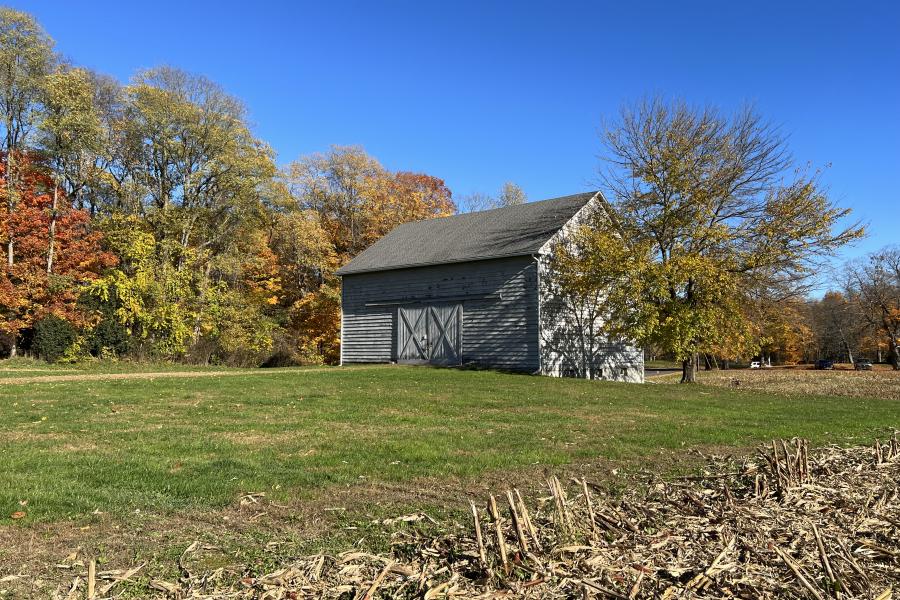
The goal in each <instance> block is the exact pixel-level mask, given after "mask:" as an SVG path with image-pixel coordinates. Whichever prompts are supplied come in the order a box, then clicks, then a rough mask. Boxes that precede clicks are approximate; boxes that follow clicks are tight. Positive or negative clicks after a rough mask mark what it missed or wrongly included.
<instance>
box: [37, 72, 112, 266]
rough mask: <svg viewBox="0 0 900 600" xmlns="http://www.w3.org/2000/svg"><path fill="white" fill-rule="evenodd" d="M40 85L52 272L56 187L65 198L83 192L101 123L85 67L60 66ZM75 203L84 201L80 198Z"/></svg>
mask: <svg viewBox="0 0 900 600" xmlns="http://www.w3.org/2000/svg"><path fill="white" fill-rule="evenodd" d="M43 87H44V90H43V104H44V113H45V114H44V118H43V119H42V121H41V123H40V134H41V135H40V138H41V139H40V143H41V146H42V150H43V152H44V155H45V160H46V161H47V162H48V163H49V165H50V167H51V173H52V177H53V182H54V185H53V186H52V187H53V191H52V203H51V207H50V225H49V230H48V234H47V235H48V249H47V272H48V273H52V272H53V266H54V259H55V258H56V227H57V220H58V217H59V211H60V206H59V203H60V197H59V191H60V190H62V191H63V192H64V193H65V195H66V197H68V198H74V197H80V196H81V195H82V193H83V191H84V188H85V187H86V186H87V184H88V182H89V180H90V177H91V175H92V172H91V169H92V167H93V165H94V164H95V162H96V158H95V157H96V156H97V154H98V153H99V152H100V144H101V124H100V119H99V116H98V114H97V112H96V110H95V109H94V89H93V85H92V82H91V79H90V76H89V74H88V73H87V72H86V71H83V70H81V69H68V68H65V67H62V68H59V69H58V70H57V71H56V72H54V73H52V74H50V75H48V76H47V77H46V78H45V80H44V86H43ZM78 205H83V203H82V202H80V201H79V202H78Z"/></svg>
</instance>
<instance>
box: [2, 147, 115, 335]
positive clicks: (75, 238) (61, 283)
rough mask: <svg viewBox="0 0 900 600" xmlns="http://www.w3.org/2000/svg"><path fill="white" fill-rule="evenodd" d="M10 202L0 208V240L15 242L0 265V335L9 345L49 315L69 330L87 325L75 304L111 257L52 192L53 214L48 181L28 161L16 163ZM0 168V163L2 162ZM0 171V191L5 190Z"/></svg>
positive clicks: (80, 214) (84, 216)
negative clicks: (66, 324) (69, 326)
mask: <svg viewBox="0 0 900 600" xmlns="http://www.w3.org/2000/svg"><path fill="white" fill-rule="evenodd" d="M16 162H17V164H18V173H17V178H16V182H15V184H16V185H15V194H16V202H15V204H14V208H13V210H12V211H10V210H9V208H8V206H9V205H8V204H7V203H3V206H2V207H0V239H2V240H4V241H5V240H8V239H10V237H12V238H13V239H15V240H16V244H15V246H14V249H15V252H14V254H13V260H12V264H9V262H7V261H4V262H3V264H2V266H0V315H2V318H0V331H2V332H3V333H6V334H7V335H8V336H10V337H12V338H13V339H14V340H15V339H18V337H20V335H21V333H22V332H23V330H26V329H28V328H30V327H32V326H33V325H34V323H35V322H36V321H37V320H40V319H41V318H43V317H45V316H47V315H50V314H53V315H56V316H57V317H60V318H62V319H65V320H66V321H69V322H70V323H72V324H73V325H75V326H83V325H86V324H88V323H89V322H90V320H91V315H90V314H88V313H86V312H85V311H83V310H82V309H81V308H80V307H79V305H78V299H79V295H80V293H81V291H82V289H83V286H84V285H85V284H86V283H87V282H89V281H92V280H94V279H96V278H97V277H98V276H99V275H100V273H101V272H102V270H103V269H105V268H107V267H111V266H114V265H115V264H116V262H117V259H116V257H115V255H113V254H111V253H109V252H105V251H103V250H101V244H100V243H101V238H102V234H100V233H99V232H97V231H95V230H93V229H92V227H91V220H90V215H89V214H88V213H87V211H84V210H76V209H75V208H73V207H72V206H71V204H69V203H68V202H67V201H66V198H65V196H64V195H63V193H62V191H61V190H58V189H57V190H56V191H57V199H58V200H59V199H61V201H59V202H58V206H57V209H56V212H55V213H54V211H53V200H52V190H53V186H54V184H53V180H52V179H51V178H50V176H48V175H47V173H46V172H45V171H44V170H43V169H42V168H41V165H40V164H37V163H36V162H35V161H34V160H33V158H32V157H28V156H21V157H19V159H18V160H17V161H16ZM4 164H5V161H4ZM6 183H7V182H6V178H5V173H4V171H3V167H2V166H0V189H2V190H6V189H7V187H6ZM54 217H55V221H56V232H55V236H54V237H55V242H54V244H55V255H56V257H55V260H54V262H53V266H52V271H51V270H50V269H48V263H47V253H48V251H49V247H50V223H51V220H52V219H53V218H54Z"/></svg>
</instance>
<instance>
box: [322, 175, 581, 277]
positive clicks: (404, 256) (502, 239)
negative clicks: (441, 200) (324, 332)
mask: <svg viewBox="0 0 900 600" xmlns="http://www.w3.org/2000/svg"><path fill="white" fill-rule="evenodd" d="M596 193H597V192H588V193H584V194H574V195H572V196H563V197H562V198H553V199H551V200H542V201H540V202H528V203H526V204H520V205H518V206H507V207H504V208H495V209H493V210H485V211H481V212H474V213H467V214H463V215H455V216H452V217H441V218H438V219H428V220H425V221H415V222H413V223H404V224H403V225H399V226H398V227H396V228H395V229H394V230H393V231H391V232H390V233H389V234H387V235H386V236H384V237H383V238H381V239H380V240H378V241H377V242H375V243H374V244H372V245H371V246H369V247H368V248H367V249H366V250H364V251H363V252H361V253H360V254H358V255H357V256H356V258H354V259H353V260H351V261H350V262H349V263H347V264H346V265H344V266H343V267H341V268H340V269H338V271H337V273H338V275H350V274H353V273H365V272H368V271H387V270H390V269H402V268H406V267H421V266H425V265H434V264H441V263H451V262H467V261H470V260H481V259H486V258H501V257H504V256H521V255H525V254H534V253H536V252H537V251H538V250H540V248H541V246H543V245H544V244H545V243H546V242H547V241H548V240H549V239H550V238H551V237H553V234H554V233H556V232H557V231H559V230H560V228H562V226H563V225H565V224H566V223H567V222H569V220H570V219H571V218H572V217H573V216H575V213H577V212H578V211H579V210H580V209H581V208H582V207H583V206H584V205H585V204H587V203H588V201H590V199H591V198H593V197H594V195H596Z"/></svg>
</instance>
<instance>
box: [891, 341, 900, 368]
mask: <svg viewBox="0 0 900 600" xmlns="http://www.w3.org/2000/svg"><path fill="white" fill-rule="evenodd" d="M891 363H892V364H893V365H894V370H895V371H900V345H898V344H897V342H896V340H894V339H891Z"/></svg>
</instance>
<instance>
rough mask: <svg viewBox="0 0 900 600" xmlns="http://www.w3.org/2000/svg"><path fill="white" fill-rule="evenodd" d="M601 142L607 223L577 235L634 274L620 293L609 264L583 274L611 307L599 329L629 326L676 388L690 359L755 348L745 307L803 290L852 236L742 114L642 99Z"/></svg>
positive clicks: (771, 131)
mask: <svg viewBox="0 0 900 600" xmlns="http://www.w3.org/2000/svg"><path fill="white" fill-rule="evenodd" d="M603 142H604V146H605V150H606V154H605V160H604V166H603V168H602V169H601V176H602V180H603V182H604V184H605V186H606V187H607V189H608V195H609V197H610V200H609V211H608V213H609V215H611V218H610V219H609V223H608V225H605V226H597V227H592V228H589V229H590V230H589V231H587V232H583V233H582V235H586V236H588V237H591V236H594V237H596V238H597V240H598V241H597V242H596V243H597V244H599V245H600V246H601V247H602V246H603V245H608V244H613V243H618V244H621V245H622V246H623V247H624V248H625V249H626V250H627V255H628V256H629V257H630V259H629V260H628V261H627V266H628V269H629V270H630V272H632V273H635V274H639V276H634V275H633V276H630V277H624V278H622V281H623V282H625V283H623V284H622V285H623V286H625V285H627V282H633V281H635V280H639V281H640V282H641V285H640V286H634V287H626V288H625V289H624V290H623V291H622V293H619V289H618V288H619V287H620V286H619V284H616V283H614V278H612V277H609V274H610V273H611V271H612V272H613V274H614V275H617V274H616V273H615V271H617V270H619V269H621V268H622V267H621V265H618V264H615V263H616V261H603V260H601V259H598V260H595V261H593V262H591V263H590V264H589V265H588V268H585V269H584V270H585V272H587V273H590V277H591V278H592V279H594V280H595V281H596V284H597V285H598V286H601V285H611V286H612V288H613V289H614V290H616V297H618V298H620V301H619V302H616V303H615V305H614V306H613V307H611V309H610V311H609V320H608V323H609V325H608V328H610V329H616V328H618V329H621V330H622V331H626V332H627V329H626V328H623V327H621V324H622V323H625V322H632V323H639V324H640V327H638V328H636V329H634V333H633V334H631V335H632V336H634V337H636V338H637V339H638V341H640V342H642V343H645V344H646V343H652V344H655V345H658V346H660V347H662V348H664V349H665V350H666V351H667V352H670V353H671V354H673V355H674V356H676V357H677V358H678V359H679V360H680V361H682V370H683V373H682V381H683V382H693V381H695V364H696V356H697V355H698V353H714V352H722V351H725V350H727V351H729V353H734V354H738V353H740V354H746V353H749V352H753V351H755V350H756V349H757V348H758V340H756V339H755V336H754V332H753V330H752V323H751V321H750V319H749V314H748V310H747V302H748V300H749V299H750V298H753V297H754V296H755V295H758V293H759V292H760V290H765V289H768V288H771V287H774V286H776V285H777V286H780V287H784V286H789V287H791V288H793V289H794V290H795V292H796V293H798V294H799V293H801V292H802V291H805V288H804V287H803V284H804V283H806V282H808V280H809V278H810V277H811V276H812V275H813V274H814V273H815V265H816V263H817V261H818V260H820V259H822V258H824V257H826V256H829V255H831V254H832V253H833V252H834V251H835V250H837V249H838V248H840V247H842V246H843V245H844V244H846V243H848V242H849V241H851V240H853V239H855V238H858V237H859V236H860V235H862V229H861V227H859V226H857V225H851V226H849V227H846V226H841V225H840V223H841V221H842V219H843V218H844V217H846V216H847V214H848V213H849V209H844V208H840V207H838V206H836V205H835V204H834V203H833V202H832V201H831V200H830V199H829V198H828V196H827V194H826V193H825V191H824V190H823V189H822V187H821V185H820V183H819V181H818V177H817V174H809V173H807V172H805V171H803V170H799V171H797V170H795V169H794V166H793V161H792V159H791V157H790V155H789V152H788V148H787V145H786V142H785V140H784V138H783V137H782V136H781V135H780V134H779V132H778V130H777V129H776V128H774V127H773V126H771V125H770V124H768V123H767V122H765V121H764V120H763V119H762V118H761V117H760V116H759V115H758V114H756V113H755V112H754V111H753V110H752V109H749V108H745V109H742V110H740V111H738V112H737V113H735V114H734V115H731V116H727V115H724V114H723V113H721V112H720V111H718V110H716V109H714V108H695V107H691V106H689V105H687V104H686V103H684V102H680V101H675V102H667V101H665V100H663V99H661V98H652V99H649V100H645V101H643V102H639V103H637V104H636V105H634V106H630V107H625V108H623V110H622V112H621V114H620V117H619V119H618V120H616V121H614V122H611V123H610V124H608V125H607V127H606V128H605V131H604V133H603ZM588 243H589V242H588Z"/></svg>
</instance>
